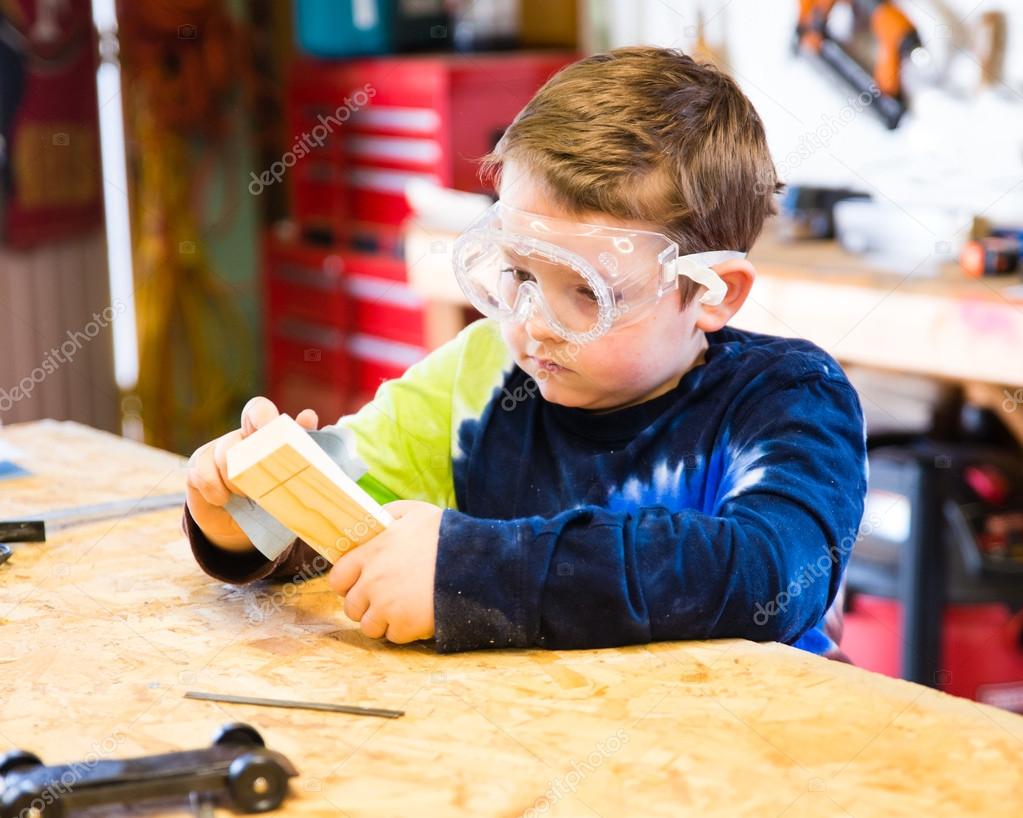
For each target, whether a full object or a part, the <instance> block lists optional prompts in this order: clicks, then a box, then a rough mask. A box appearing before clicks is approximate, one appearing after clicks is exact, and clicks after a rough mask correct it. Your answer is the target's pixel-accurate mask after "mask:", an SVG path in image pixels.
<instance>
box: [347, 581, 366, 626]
mask: <svg viewBox="0 0 1023 818" xmlns="http://www.w3.org/2000/svg"><path fill="white" fill-rule="evenodd" d="M368 610H369V597H368V596H367V595H366V594H365V593H364V591H363V589H362V588H361V587H360V586H359V584H358V583H356V584H355V587H353V588H352V589H351V590H350V591H349V592H348V593H347V594H345V616H347V617H348V618H349V619H351V620H352V621H353V622H358V621H359V620H360V619H362V617H364V616H365V615H366V611H368Z"/></svg>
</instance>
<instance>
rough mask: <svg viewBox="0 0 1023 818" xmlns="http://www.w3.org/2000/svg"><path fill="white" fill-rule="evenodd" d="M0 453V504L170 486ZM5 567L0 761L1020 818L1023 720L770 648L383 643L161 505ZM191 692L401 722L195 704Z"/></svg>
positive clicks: (507, 801) (804, 809)
mask: <svg viewBox="0 0 1023 818" xmlns="http://www.w3.org/2000/svg"><path fill="white" fill-rule="evenodd" d="M0 436H2V437H3V438H4V439H7V440H9V441H10V442H12V443H14V444H15V445H17V446H19V447H21V448H22V449H24V450H25V451H26V452H27V453H28V454H29V455H31V457H32V465H33V466H34V468H35V469H36V472H37V476H36V477H32V478H24V479H19V480H16V481H13V482H5V483H2V484H0V502H2V503H3V504H4V507H5V508H8V507H12V506H13V507H16V508H18V509H23V510H30V509H44V508H47V507H53V506H57V505H65V504H67V503H68V502H74V501H75V500H76V499H77V497H76V495H75V492H76V491H77V492H79V495H78V496H82V495H84V496H85V499H87V500H90V501H92V500H99V499H103V500H110V499H114V498H116V497H121V496H133V495H136V494H141V493H145V492H146V491H152V492H154V493H155V492H164V491H173V490H180V489H181V488H182V487H183V485H184V472H183V470H182V469H181V463H182V461H181V460H180V458H177V457H174V456H171V455H167V454H162V453H160V452H156V451H154V450H152V449H147V448H144V447H141V446H137V445H133V444H128V443H125V442H123V441H115V440H114V439H113V438H111V437H109V436H106V435H100V434H98V433H92V432H88V431H87V430H84V429H82V428H81V427H76V426H73V425H69V424H46V425H42V426H39V425H35V424H31V425H24V426H14V427H9V428H5V429H3V430H0ZM97 495H99V496H97ZM8 498H14V499H13V503H9V501H8ZM15 549H16V550H15V554H14V557H13V559H12V560H11V562H10V563H8V564H7V565H6V566H4V567H2V568H0V749H6V748H7V747H8V746H19V747H24V748H26V749H30V750H34V751H36V752H38V753H39V754H40V755H41V756H42V758H43V759H44V760H46V761H50V762H54V763H56V762H63V761H72V760H79V759H84V758H86V757H87V756H88V755H89V754H90V753H99V754H101V755H104V757H118V756H130V755H135V754H141V753H156V752H166V751H172V750H178V749H183V748H190V747H197V746H201V745H203V744H204V743H205V742H206V741H207V740H208V737H209V736H210V734H211V733H212V731H213V730H214V729H215V728H216V727H217V726H218V725H220V724H222V723H224V722H227V721H231V720H236V719H237V720H243V721H248V722H250V723H252V724H253V725H254V726H256V727H257V729H259V730H260V731H261V732H262V733H263V735H264V736H265V738H266V740H267V743H268V745H269V746H270V747H272V748H274V749H277V750H280V751H282V752H284V753H286V754H287V755H288V756H289V757H290V758H291V760H292V761H293V762H294V763H295V765H296V766H297V767H298V769H299V771H300V773H301V776H300V778H298V779H296V781H295V782H294V783H293V784H292V796H291V798H290V799H289V800H288V801H287V802H286V805H285V809H284V810H283V811H282V812H281V813H279V814H283V815H296V816H315V818H327V817H328V816H331V818H333V817H334V816H351V818H361V817H363V816H365V817H366V818H369V817H370V816H405V815H414V816H422V817H423V818H433V816H437V818H440V817H441V816H443V817H444V818H470V817H471V818H478V817H479V816H503V817H504V818H512V816H521V815H526V816H557V818H562V817H563V816H586V818H593V816H599V817H600V818H617V816H623V818H635V817H636V816H643V818H649V817H651V816H653V817H656V816H671V817H672V818H677V816H685V815H694V816H709V817H710V818H717V817H718V816H720V817H721V818H736V816H757V818H760V817H761V816H767V817H768V818H775V817H776V816H784V818H790V816H803V815H806V816H842V818H847V816H849V815H851V816H853V817H854V818H872V816H886V817H888V816H905V818H919V816H924V815H926V816H929V817H931V818H941V817H943V816H948V817H949V818H962V816H967V815H979V816H980V815H982V816H985V818H1002V817H1003V816H1004V818H1017V816H1019V814H1020V793H1021V792H1023V718H1020V717H1019V716H1015V715H1013V714H1010V713H1005V712H1002V711H999V710H995V709H993V708H991V707H987V706H984V705H979V704H975V703H972V702H969V701H965V700H961V699H955V698H952V697H950V696H947V695H944V694H941V693H937V692H935V691H932V690H928V689H925V688H922V687H918V686H916V685H912V684H908V683H905V682H899V681H895V680H891V679H887V678H884V677H882V676H879V675H876V674H873V673H869V672H866V671H863V670H860V669H858V668H854V667H850V666H847V665H842V664H839V663H836V662H829V661H826V660H824V659H820V658H817V657H814V656H811V655H809V654H806V653H803V652H801V651H797V650H795V649H792V648H788V647H785V646H781V645H773V644H768V645H756V644H752V643H749V642H744V641H740V640H727V641H715V642H684V643H667V644H655V645H649V646H638V647H631V648H622V649H612V650H584V651H567V652H554V651H492V652H478V653H469V654H456V655H449V656H440V655H437V654H436V653H435V651H434V650H433V649H432V647H430V646H429V645H425V644H418V645H411V646H395V645H388V644H385V643H381V642H377V641H374V640H370V639H367V638H366V637H364V636H363V635H362V634H361V633H360V632H359V631H358V627H357V625H355V623H352V622H350V621H349V620H347V619H346V618H345V617H344V615H343V613H342V610H341V600H340V598H339V597H337V596H336V595H335V594H333V593H331V592H330V591H329V589H328V588H327V585H326V582H325V580H324V579H322V578H319V579H315V580H312V581H309V582H305V583H300V584H293V585H285V586H270V585H266V584H257V585H255V586H250V587H245V588H235V587H232V586H229V585H224V584H221V583H219V582H216V581H214V580H211V579H210V578H209V577H207V576H205V575H203V574H202V573H201V572H200V571H199V570H198V568H197V567H196V565H195V563H194V561H193V559H192V557H191V555H190V553H189V548H188V545H187V543H186V542H185V540H184V539H183V537H182V535H181V530H180V514H179V513H177V512H173V511H164V512H156V513H153V514H149V515H145V516H140V517H134V518H131V519H129V520H126V521H124V522H122V523H119V524H118V523H114V524H111V523H102V524H97V525H94V526H90V527H87V528H80V529H74V530H69V531H65V532H61V534H60V535H59V536H57V537H56V538H55V539H53V540H52V541H50V542H47V543H42V544H37V545H31V546H27V545H26V546H21V545H18V546H15ZM190 689H202V690H209V691H217V692H227V693H237V694H240V695H250V696H268V697H283V698H302V699H315V700H325V701H335V702H340V703H352V704H359V705H364V706H371V707H388V708H397V709H403V710H405V711H406V713H407V714H406V716H405V717H403V718H401V719H396V720H381V719H365V718H358V717H353V716H346V715H340V714H323V713H312V712H300V711H285V710H277V709H267V708H258V707H254V706H242V705H217V704H213V703H210V702H201V701H192V700H188V699H184V698H182V697H183V694H184V693H185V692H186V691H187V690H190ZM103 814H104V815H109V814H112V815H121V814H128V815H133V816H134V815H139V816H141V815H143V814H145V815H147V816H154V815H159V816H165V815H166V816H169V815H180V816H186V815H188V814H189V812H188V810H187V809H186V808H185V806H184V805H183V804H182V805H179V806H177V807H171V806H169V807H167V808H166V809H161V810H160V811H158V812H155V813H142V812H140V811H138V810H132V811H130V812H124V813H122V812H119V811H118V812H107V811H106V810H104V812H103ZM217 815H218V818H220V816H223V818H228V817H229V816H231V815H232V813H231V812H230V811H226V810H218V811H217Z"/></svg>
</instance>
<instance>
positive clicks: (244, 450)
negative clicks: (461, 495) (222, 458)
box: [227, 415, 394, 563]
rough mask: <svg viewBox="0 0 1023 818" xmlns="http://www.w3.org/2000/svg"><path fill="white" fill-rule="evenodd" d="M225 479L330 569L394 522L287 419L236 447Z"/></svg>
mask: <svg viewBox="0 0 1023 818" xmlns="http://www.w3.org/2000/svg"><path fill="white" fill-rule="evenodd" d="M227 474H228V477H229V478H230V479H231V481H232V482H233V483H234V484H235V485H236V486H238V488H240V489H241V490H242V491H243V492H245V493H246V494H247V495H248V496H249V497H251V498H252V499H253V500H254V501H255V502H256V503H257V504H259V506H260V507H261V508H263V509H265V510H266V511H267V512H268V513H270V514H271V515H273V517H275V518H276V519H277V520H278V521H279V522H280V523H282V524H283V525H285V526H287V527H288V528H290V529H291V530H292V531H294V532H295V533H296V534H298V536H300V537H301V538H302V539H303V540H305V541H306V542H307V543H309V545H311V546H312V547H313V548H314V549H316V551H317V552H319V553H320V554H322V555H323V556H324V557H325V558H326V559H328V560H330V562H331V563H334V562H337V560H338V558H339V557H340V556H341V555H342V554H344V553H345V552H346V551H348V550H349V549H351V548H354V547H355V546H357V545H362V543H364V542H366V541H367V540H369V539H371V538H373V537H374V536H376V535H377V534H379V533H380V532H381V531H383V530H384V528H386V527H387V526H388V525H390V523H392V522H393V521H394V518H392V517H391V515H390V514H388V513H387V512H386V511H385V510H384V508H383V506H381V505H380V504H379V503H378V502H377V501H376V500H374V499H373V498H372V497H370V496H369V495H368V494H367V493H366V492H365V491H364V490H363V489H362V488H361V487H360V486H359V485H358V484H356V483H355V481H354V480H352V479H351V478H350V477H349V476H348V475H347V474H345V473H344V471H343V470H342V469H341V467H340V466H338V464H337V463H335V462H334V461H333V460H331V459H330V457H329V456H328V455H327V453H326V452H325V451H323V449H321V448H320V447H319V446H317V445H316V443H315V442H314V441H313V439H312V438H311V437H309V434H308V433H307V432H306V431H305V429H303V428H302V427H301V426H299V425H298V423H296V422H295V421H294V420H293V419H292V418H291V417H290V416H289V415H281V416H280V417H277V418H275V419H274V420H273V421H271V422H270V423H268V424H267V425H266V426H264V427H263V428H262V429H260V430H259V431H257V432H254V433H253V434H251V435H249V436H248V437H247V438H245V439H244V440H242V441H240V442H239V443H237V444H235V445H234V446H233V447H232V448H231V449H230V450H229V451H228V453H227Z"/></svg>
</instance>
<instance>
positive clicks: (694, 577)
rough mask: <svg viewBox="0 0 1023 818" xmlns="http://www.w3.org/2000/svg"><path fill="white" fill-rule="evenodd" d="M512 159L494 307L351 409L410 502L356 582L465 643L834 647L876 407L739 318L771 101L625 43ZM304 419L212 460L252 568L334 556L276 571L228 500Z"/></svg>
mask: <svg viewBox="0 0 1023 818" xmlns="http://www.w3.org/2000/svg"><path fill="white" fill-rule="evenodd" d="M485 168H486V169H487V170H488V171H489V172H490V173H491V174H492V175H493V177H494V178H495V180H496V182H497V186H498V190H499V193H500V201H499V202H498V203H497V204H495V205H494V207H493V208H491V210H490V211H488V213H487V214H486V215H485V216H484V217H483V218H481V219H480V220H479V221H478V222H477V223H476V224H475V225H473V227H472V228H470V230H468V231H467V232H466V233H465V234H464V235H463V236H462V237H461V238H460V240H459V242H458V244H457V245H456V250H455V259H454V261H455V270H456V275H457V276H458V278H459V282H460V283H461V285H462V287H463V289H464V290H465V291H466V294H467V295H468V297H469V298H470V300H471V301H472V302H473V303H474V304H475V305H476V306H477V308H478V309H480V310H481V311H482V312H483V313H484V314H485V315H488V316H491V317H489V318H486V319H484V320H481V321H478V322H476V323H474V324H473V325H471V326H470V327H468V328H467V329H465V330H464V331H463V332H462V333H461V334H460V335H459V336H458V337H457V338H456V339H455V340H453V341H451V342H450V343H448V344H446V345H445V346H443V347H441V348H440V349H438V350H436V351H435V352H433V353H432V354H430V355H429V357H427V358H426V359H425V360H424V361H422V362H421V363H419V364H417V365H416V366H414V367H412V368H411V369H410V370H409V371H408V372H407V373H406V374H405V376H404V377H402V378H400V379H398V380H395V381H391V382H388V383H385V384H383V385H382V386H381V387H380V390H379V391H378V393H377V395H376V397H375V399H374V400H373V401H372V402H371V403H370V404H368V405H367V406H365V407H364V408H363V409H362V410H361V411H360V412H359V413H358V414H356V415H353V416H349V417H345V418H342V419H341V421H340V423H339V425H341V426H343V427H346V428H348V429H350V430H352V432H353V433H354V437H355V440H356V441H357V444H358V454H359V456H360V457H361V458H362V460H364V461H365V463H366V464H367V465H368V467H369V474H370V475H371V476H372V478H373V486H374V487H375V488H374V491H375V494H376V497H377V499H378V500H381V501H383V502H386V501H389V500H394V501H396V502H392V503H390V504H389V505H388V509H389V510H390V511H391V513H392V514H393V515H394V516H395V517H396V518H397V519H396V521H395V522H394V524H393V525H392V526H390V527H389V528H388V529H387V530H386V531H384V532H383V533H382V534H380V535H379V536H377V537H376V538H374V539H373V540H371V541H370V542H368V543H367V544H365V545H363V546H360V547H359V548H356V549H354V550H352V551H350V552H349V553H348V554H346V555H345V556H344V557H342V558H341V559H340V560H339V561H338V562H337V564H335V565H334V567H333V569H332V570H331V571H330V577H329V584H330V587H331V588H332V589H334V590H335V591H336V592H337V593H339V594H342V595H344V597H345V602H344V609H345V613H346V614H347V615H348V616H349V617H351V618H352V619H353V620H356V621H358V622H360V626H361V628H362V630H363V631H364V632H365V633H366V634H368V635H369V636H372V637H384V636H386V637H387V638H388V639H390V640H391V641H393V642H408V641H412V640H416V639H426V638H430V637H434V638H435V640H436V646H437V649H438V650H441V651H458V650H469V649H473V648H482V647H527V646H542V647H548V648H583V647H601V646H609V645H623V644H629V643H637V642H649V641H653V640H672V639H705V638H711V637H746V638H749V639H755V640H778V641H782V642H787V643H789V644H794V645H796V646H798V647H801V648H804V649H807V650H810V651H813V652H816V653H828V652H830V651H834V650H835V647H836V645H835V642H834V641H833V640H832V638H830V636H829V633H828V632H827V631H828V628H827V627H826V625H825V623H826V621H827V619H828V618H827V617H826V614H827V612H828V609H829V606H831V605H832V603H833V602H834V601H835V599H836V596H837V595H838V592H839V588H840V584H841V579H842V574H843V571H844V568H845V565H846V562H847V560H848V557H849V553H850V551H851V547H852V543H853V542H854V541H855V537H856V533H857V529H858V526H859V522H860V517H861V514H862V512H863V499H864V494H865V491H866V478H865V466H866V456H865V447H864V428H863V419H862V414H861V410H860V406H859V402H858V400H857V397H856V394H855V392H854V391H853V389H852V387H851V386H850V385H849V383H848V381H847V380H846V378H845V376H844V375H843V373H842V371H841V369H840V368H839V366H838V364H836V363H835V361H834V360H833V359H832V358H831V357H829V356H828V355H827V354H826V353H824V352H823V351H822V350H820V349H818V348H817V347H815V346H813V345H812V344H810V343H808V342H805V341H799V340H789V339H781V338H773V337H770V336H766V335H759V334H755V333H749V332H741V331H738V330H733V329H729V328H726V326H725V325H726V324H727V323H728V321H729V319H730V318H731V317H732V315H733V314H734V313H735V312H736V311H737V310H738V309H739V307H741V306H742V304H743V302H744V301H745V299H746V297H747V294H748V293H749V290H750V286H751V284H752V282H753V277H754V268H753V266H752V265H751V264H750V262H749V261H747V260H746V259H745V258H744V254H745V253H746V252H747V251H748V250H749V249H750V247H751V246H752V245H753V242H754V240H755V239H756V237H757V235H758V233H759V232H760V230H761V227H762V224H763V221H764V219H765V217H766V216H767V215H769V214H770V213H772V212H773V208H774V205H773V195H774V193H775V192H776V189H777V187H778V185H777V182H776V177H775V169H774V166H773V164H772V162H771V158H770V155H769V153H768V149H767V144H766V140H765V137H764V132H763V127H762V125H761V122H760V119H759V117H758V116H757V114H756V112H755V111H754V109H753V107H752V105H751V104H750V102H749V100H748V99H747V98H746V97H745V96H744V95H743V94H742V92H741V91H740V90H739V88H738V87H737V86H736V85H735V83H734V82H733V81H732V80H731V79H729V78H728V77H726V76H725V75H723V74H722V73H720V72H719V71H717V70H716V69H714V68H712V67H710V66H706V65H700V64H697V63H695V62H693V61H692V60H691V59H690V58H689V57H686V56H684V55H683V54H681V53H679V52H677V51H672V50H664V49H656V48H629V49H622V50H618V51H614V52H611V53H610V54H604V55H599V56H595V57H591V58H588V59H584V60H582V61H581V62H578V63H575V64H574V65H572V66H569V67H568V68H566V69H564V70H563V71H561V72H560V73H559V74H557V75H556V76H555V77H553V78H552V79H551V80H550V81H549V82H548V83H547V84H546V85H545V86H544V87H543V88H542V89H541V90H540V91H539V92H538V93H537V94H536V96H535V97H534V98H533V99H532V101H531V102H530V103H529V104H528V105H527V106H526V107H525V109H523V111H522V112H521V113H520V114H519V116H518V117H517V118H516V120H515V122H514V123H513V124H512V125H511V126H510V127H509V128H508V130H507V132H506V133H505V135H504V137H503V138H502V139H501V141H500V143H499V144H498V146H497V148H496V149H495V151H494V153H493V154H492V155H491V156H490V157H487V159H486V161H485ZM718 251H732V252H724V253H722V252H718ZM276 415H277V410H276V408H275V407H274V406H273V404H271V403H270V402H269V401H268V400H267V399H265V398H254V399H253V400H252V401H250V402H249V404H248V405H247V406H246V409H245V411H244V412H243V414H242V428H241V429H239V430H237V431H235V432H232V433H230V434H228V435H225V436H224V437H222V438H220V439H218V440H215V441H213V442H211V443H208V444H206V445H205V446H203V447H202V448H200V449H199V450H198V451H197V452H196V453H195V454H194V455H193V458H192V461H191V468H190V472H189V484H188V506H187V510H186V514H185V529H186V531H187V533H188V536H189V538H190V540H191V542H192V547H193V551H194V553H195V556H196V559H197V560H198V561H199V564H200V565H201V566H202V568H203V569H204V570H205V571H207V572H208V573H209V574H211V575H212V576H214V577H218V578H220V579H222V580H225V581H229V582H235V583H244V582H250V581H253V580H256V579H261V578H266V577H269V578H278V579H290V578H292V577H295V576H296V575H303V576H304V575H308V573H310V571H309V568H308V566H309V565H310V563H311V562H313V561H314V559H315V557H316V555H315V553H314V552H313V551H312V549H311V548H309V546H307V545H306V544H305V543H303V542H301V541H296V542H295V543H294V544H293V545H292V546H291V547H290V548H289V549H288V550H287V551H286V552H285V553H284V554H282V556H281V557H280V558H278V559H277V560H275V561H270V560H267V559H266V558H264V557H263V556H262V555H261V554H260V553H259V552H258V551H256V550H255V549H254V548H253V547H252V545H251V543H250V542H249V541H248V539H247V537H246V536H245V535H244V533H242V531H241V530H240V529H239V528H238V526H237V525H235V523H234V522H233V520H232V519H231V517H230V515H228V514H227V513H226V512H225V511H224V509H223V506H224V504H225V503H226V502H227V500H228V498H229V496H230V491H231V489H232V488H233V487H232V486H231V484H230V483H229V481H228V480H227V478H226V459H225V452H226V451H227V449H228V448H229V447H230V446H231V445H232V444H233V443H235V442H236V441H237V440H239V439H240V438H242V437H244V436H245V435H246V434H248V433H250V432H251V431H252V430H254V429H256V428H259V427H261V426H262V425H263V424H264V423H266V422H268V421H269V420H271V419H272V418H273V417H275V416H276ZM298 420H299V422H300V423H302V424H303V425H304V426H306V427H307V428H310V429H311V428H315V426H316V423H317V418H316V417H315V415H314V414H313V413H312V412H310V411H308V410H307V411H305V412H303V413H301V414H300V415H299V416H298ZM380 486H384V487H386V491H384V490H381V489H380ZM319 562H320V564H319V565H318V566H314V568H319V569H320V570H323V568H325V567H326V566H325V565H324V564H323V562H324V561H323V560H322V558H320V559H319ZM833 613H834V612H833Z"/></svg>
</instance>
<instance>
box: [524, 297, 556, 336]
mask: <svg viewBox="0 0 1023 818" xmlns="http://www.w3.org/2000/svg"><path fill="white" fill-rule="evenodd" d="M525 325H526V335H528V336H529V337H530V338H531V339H533V340H534V341H536V342H537V343H541V344H542V343H547V342H550V341H560V340H561V336H560V335H558V334H557V333H556V332H554V330H552V329H551V328H550V325H549V324H548V323H547V321H546V320H545V319H544V317H543V315H542V314H541V312H540V310H539V309H537V308H536V307H535V306H534V307H533V309H531V310H530V312H529V316H528V317H527V318H526V321H525Z"/></svg>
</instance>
